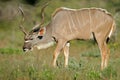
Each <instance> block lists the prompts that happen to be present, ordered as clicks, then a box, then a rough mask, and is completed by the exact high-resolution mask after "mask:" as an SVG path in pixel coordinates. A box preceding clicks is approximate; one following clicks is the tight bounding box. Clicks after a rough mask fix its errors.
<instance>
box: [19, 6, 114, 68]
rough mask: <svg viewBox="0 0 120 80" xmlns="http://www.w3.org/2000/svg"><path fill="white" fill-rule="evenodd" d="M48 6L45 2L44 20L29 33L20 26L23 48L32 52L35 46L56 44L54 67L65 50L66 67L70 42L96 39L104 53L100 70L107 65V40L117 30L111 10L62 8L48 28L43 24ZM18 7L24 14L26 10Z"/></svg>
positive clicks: (44, 46)
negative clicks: (109, 11)
mask: <svg viewBox="0 0 120 80" xmlns="http://www.w3.org/2000/svg"><path fill="white" fill-rule="evenodd" d="M45 7H46V5H45V6H44V7H43V8H42V10H41V17H42V22H41V23H40V24H37V25H36V26H35V27H33V29H32V30H31V31H30V32H29V33H27V32H26V31H25V30H24V28H23V27H22V25H20V28H21V30H22V31H23V32H24V34H25V42H24V46H23V51H29V50H31V49H33V47H37V48H38V49H42V48H47V47H49V46H51V45H53V44H54V43H56V44H57V46H56V49H55V51H54V55H53V66H56V60H57V57H58V55H59V54H60V52H61V50H62V49H63V51H64V56H65V64H64V65H65V67H66V66H67V65H68V57H69V47H70V43H69V41H71V40H74V39H83V40H89V39H92V38H94V39H95V40H96V41H97V44H98V47H99V49H100V53H101V69H104V68H105V67H107V64H108V58H109V53H110V52H109V49H108V47H107V45H106V41H108V39H109V38H110V36H111V35H112V33H113V32H114V30H115V21H114V19H113V17H112V16H111V14H110V13H108V12H107V11H106V10H104V9H101V8H84V9H69V8H65V7H61V8H58V9H56V11H55V12H54V13H53V15H52V18H51V21H50V23H49V24H48V25H46V26H45V27H41V25H42V24H43V23H44V9H45ZM19 9H20V11H21V12H22V15H23V16H24V14H23V10H22V9H21V8H19ZM23 20H24V17H23Z"/></svg>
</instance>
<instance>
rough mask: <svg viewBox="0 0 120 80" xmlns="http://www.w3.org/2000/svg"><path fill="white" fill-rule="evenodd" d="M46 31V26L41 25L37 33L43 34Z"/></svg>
mask: <svg viewBox="0 0 120 80" xmlns="http://www.w3.org/2000/svg"><path fill="white" fill-rule="evenodd" d="M45 33H46V28H45V27H43V28H40V31H39V33H38V34H39V35H41V36H43V35H44V34H45Z"/></svg>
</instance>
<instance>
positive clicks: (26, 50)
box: [23, 48, 33, 53]
mask: <svg viewBox="0 0 120 80" xmlns="http://www.w3.org/2000/svg"><path fill="white" fill-rule="evenodd" d="M32 50H33V49H32V48H30V49H27V48H25V49H23V51H24V52H25V53H26V52H29V51H32Z"/></svg>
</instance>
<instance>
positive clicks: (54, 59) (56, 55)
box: [53, 40, 66, 67]
mask: <svg viewBox="0 0 120 80" xmlns="http://www.w3.org/2000/svg"><path fill="white" fill-rule="evenodd" d="M65 43H66V41H65V40H58V44H57V47H56V49H55V51H54V55H53V66H54V67H56V61H57V58H58V55H59V54H60V52H61V50H62V49H63V47H64V45H65Z"/></svg>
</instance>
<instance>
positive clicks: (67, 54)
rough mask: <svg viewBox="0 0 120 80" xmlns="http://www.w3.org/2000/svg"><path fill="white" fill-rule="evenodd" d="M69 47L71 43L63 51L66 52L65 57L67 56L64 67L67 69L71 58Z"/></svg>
mask: <svg viewBox="0 0 120 80" xmlns="http://www.w3.org/2000/svg"><path fill="white" fill-rule="evenodd" d="M69 47H70V43H67V44H66V45H65V46H64V48H63V50H64V56H65V64H64V66H65V67H67V66H68V58H69Z"/></svg>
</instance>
